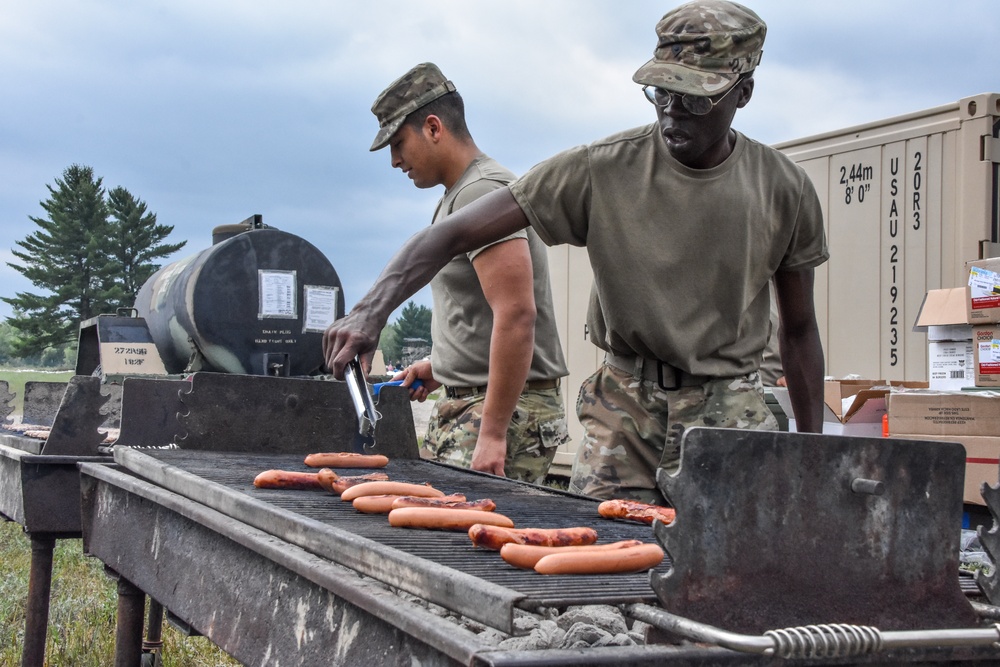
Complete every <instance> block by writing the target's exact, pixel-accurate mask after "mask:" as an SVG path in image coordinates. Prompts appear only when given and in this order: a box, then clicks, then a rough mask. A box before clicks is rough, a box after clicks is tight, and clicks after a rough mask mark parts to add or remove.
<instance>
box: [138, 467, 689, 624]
mask: <svg viewBox="0 0 1000 667" xmlns="http://www.w3.org/2000/svg"><path fill="white" fill-rule="evenodd" d="M144 453H145V454H147V455H148V456H150V457H153V458H155V459H157V460H159V461H161V462H162V463H164V464H167V465H171V466H174V467H176V468H179V469H181V470H184V471H186V472H188V473H190V474H193V475H195V476H197V477H199V478H202V479H204V480H206V481H208V482H213V483H216V484H220V485H222V486H225V487H227V488H228V489H230V490H231V491H235V492H238V493H241V494H245V495H247V496H249V497H250V498H253V499H254V500H256V501H260V502H266V503H269V504H271V505H273V506H275V507H278V508H281V509H284V510H287V511H290V512H294V513H296V514H299V515H301V516H303V517H306V518H309V519H313V520H316V521H319V522H322V523H326V524H329V525H331V526H335V527H336V528H338V529H340V530H345V531H349V532H351V533H353V534H355V535H358V536H360V537H364V538H367V539H370V540H373V541H375V542H378V543H379V544H381V545H384V546H386V547H390V548H393V549H397V550H399V551H401V552H404V553H407V554H410V555H413V556H415V557H419V558H423V559H426V560H428V561H431V562H434V563H436V564H439V565H441V566H444V567H448V568H452V569H454V570H457V571H460V572H463V573H465V574H468V575H472V576H475V577H479V578H481V579H483V580H485V581H489V582H490V583H493V584H495V585H498V586H503V587H506V588H508V589H510V590H512V591H515V592H517V593H518V594H520V595H522V596H524V599H523V600H521V601H520V602H519V603H518V606H520V607H522V608H525V609H537V608H538V607H565V606H567V605H580V604H626V603H633V602H646V603H655V601H656V595H655V593H654V592H653V590H652V588H651V587H650V584H649V573H648V572H642V573H636V574H620V575H613V576H608V575H573V576H567V575H562V576H558V575H556V576H553V575H548V576H544V575H539V574H537V573H535V572H530V571H525V570H520V569H517V568H514V567H512V566H510V565H508V564H507V563H505V562H504V561H503V560H502V559H501V558H500V556H499V554H498V553H497V552H495V551H490V550H486V549H477V548H475V547H473V546H472V544H471V542H470V540H469V537H468V535H466V534H464V533H457V532H445V531H423V530H409V529H400V528H393V527H391V526H390V525H389V523H388V521H387V520H386V517H385V515H366V514H361V513H359V512H357V511H355V510H354V508H353V507H352V506H351V505H350V503H346V502H344V501H342V500H340V499H339V498H338V497H336V496H333V495H330V494H327V493H324V492H322V491H288V490H269V489H257V488H255V487H254V486H253V478H254V477H255V476H256V475H257V473H259V472H261V471H263V470H268V469H272V468H278V469H283V470H299V471H313V472H314V471H315V470H314V469H311V468H308V467H306V466H305V465H304V464H303V462H302V459H303V456H301V455H286V454H280V455H260V454H243V453H229V452H208V451H190V450H156V451H144ZM384 471H385V472H386V473H387V474H388V475H389V477H390V479H393V480H397V481H407V482H418V483H423V482H427V483H430V484H431V485H433V486H435V487H436V488H438V489H440V490H441V491H443V492H445V493H463V494H465V495H466V496H468V497H469V499H470V500H475V499H479V498H490V499H492V500H493V501H494V502H496V505H497V510H496V511H497V512H499V513H502V514H504V515H506V516H508V517H510V518H511V519H512V520H513V521H514V524H515V525H516V526H517V527H519V528H527V527H535V528H570V527H574V526H591V527H593V528H594V529H596V530H597V532H598V536H599V538H598V542H599V543H607V542H615V541H618V540H625V539H639V540H642V541H644V542H649V543H655V542H656V538H655V537H654V536H653V532H652V529H651V528H650V527H649V526H646V525H644V524H639V523H632V522H624V521H612V520H607V519H604V518H602V517H600V516H599V515H598V514H597V504H598V503H597V501H594V500H591V499H587V498H583V497H580V496H575V495H572V494H567V493H563V492H560V491H557V490H553V489H547V488H543V487H539V486H534V485H529V484H523V483H519V482H515V481H512V480H505V479H500V478H496V477H493V476H489V475H481V474H479V473H475V472H472V471H468V470H463V469H459V468H454V467H451V466H446V465H441V464H437V463H433V462H429V461H420V460H402V459H398V460H393V461H391V462H390V463H389V466H388V467H387V468H386V469H385V470H384ZM134 472H138V473H139V474H142V471H141V470H135V471H134ZM367 472H372V471H371V470H356V471H348V470H339V471H338V473H340V474H344V475H352V474H364V473H367ZM216 509H220V508H216ZM656 570H657V571H659V572H662V573H666V572H667V571H668V570H669V561H668V560H666V559H665V560H664V562H663V563H662V564H661V565H660V566H658V567H657V568H656Z"/></svg>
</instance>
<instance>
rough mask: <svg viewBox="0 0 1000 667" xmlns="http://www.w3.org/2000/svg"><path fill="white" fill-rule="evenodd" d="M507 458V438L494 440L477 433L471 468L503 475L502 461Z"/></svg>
mask: <svg viewBox="0 0 1000 667" xmlns="http://www.w3.org/2000/svg"><path fill="white" fill-rule="evenodd" d="M506 458H507V439H506V438H501V439H499V440H494V439H491V438H489V437H488V436H486V435H484V434H483V433H482V432H480V433H479V440H478V441H476V449H475V451H474V452H472V464H471V467H472V469H473V470H478V471H480V472H488V473H492V474H494V475H500V476H501V477H503V476H504V472H503V462H504V460H505V459H506Z"/></svg>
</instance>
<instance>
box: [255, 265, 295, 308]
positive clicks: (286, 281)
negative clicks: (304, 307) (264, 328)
mask: <svg viewBox="0 0 1000 667" xmlns="http://www.w3.org/2000/svg"><path fill="white" fill-rule="evenodd" d="M257 277H258V282H259V287H260V310H259V311H258V313H257V318H258V319H265V318H270V317H280V318H288V319H296V318H297V317H298V315H299V313H298V309H297V308H296V303H295V280H296V278H295V271H274V270H266V271H265V270H258V271H257Z"/></svg>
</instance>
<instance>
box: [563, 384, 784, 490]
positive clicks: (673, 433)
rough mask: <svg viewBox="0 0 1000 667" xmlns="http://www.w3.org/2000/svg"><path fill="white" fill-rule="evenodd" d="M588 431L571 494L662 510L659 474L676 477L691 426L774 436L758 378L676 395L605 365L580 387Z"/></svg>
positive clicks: (773, 424)
mask: <svg viewBox="0 0 1000 667" xmlns="http://www.w3.org/2000/svg"><path fill="white" fill-rule="evenodd" d="M577 414H578V415H579V416H580V423H581V424H582V425H583V428H584V435H583V441H582V442H581V443H580V447H579V449H577V451H576V459H575V460H574V461H573V473H572V478H571V479H570V484H569V490H570V491H573V492H575V493H582V494H585V495H588V496H594V497H597V498H627V499H632V500H639V501H643V502H650V503H655V504H663V503H664V502H665V499H664V497H663V495H662V494H661V493H660V490H659V488H658V487H657V485H656V470H657V469H658V468H663V469H664V470H665V471H667V472H668V473H675V472H677V470H678V468H679V466H680V443H681V436H682V435H683V433H684V430H685V429H687V428H689V427H692V426H715V427H719V428H744V429H754V430H767V431H776V430H777V429H778V423H777V420H775V418H774V415H773V414H772V413H771V410H770V409H769V408H768V407H767V405H766V404H765V403H764V390H763V386H762V385H761V383H760V375H759V373H757V372H754V373H751V374H749V375H745V376H742V377H735V378H720V379H717V380H711V381H709V382H706V383H705V384H703V385H698V386H694V387H682V388H680V389H676V390H673V391H665V390H663V389H661V388H660V387H659V386H658V385H657V383H656V382H652V381H649V380H639V379H637V378H635V377H633V376H632V375H631V374H629V373H626V372H625V371H622V370H619V369H617V368H615V367H613V366H609V365H608V364H604V365H602V366H601V368H600V369H598V371H597V372H596V373H594V374H593V375H592V376H590V377H589V378H587V380H586V381H585V382H584V383H583V386H582V387H580V395H579V397H578V398H577Z"/></svg>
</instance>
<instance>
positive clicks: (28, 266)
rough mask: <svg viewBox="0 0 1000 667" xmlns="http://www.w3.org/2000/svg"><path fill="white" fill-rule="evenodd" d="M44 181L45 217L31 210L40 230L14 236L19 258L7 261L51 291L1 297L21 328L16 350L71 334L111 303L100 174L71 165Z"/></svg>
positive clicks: (31, 350)
mask: <svg viewBox="0 0 1000 667" xmlns="http://www.w3.org/2000/svg"><path fill="white" fill-rule="evenodd" d="M46 187H47V188H48V190H49V194H50V195H51V196H50V197H49V199H47V200H46V201H43V202H40V204H41V206H42V208H43V209H44V210H45V212H46V213H47V214H48V217H47V218H38V217H33V216H29V218H30V220H31V221H32V222H34V223H35V224H36V225H38V227H39V230H38V231H36V232H35V233H33V234H30V235H28V237H27V238H25V239H24V240H23V241H16V244H17V245H18V246H20V247H21V248H23V251H20V250H11V253H12V254H13V255H14V256H15V257H17V258H18V259H19V260H21V261H22V262H23V264H22V265H18V264H13V263H10V264H9V265H10V266H11V267H12V268H13V269H15V270H17V271H18V272H20V273H21V274H22V275H24V277H26V278H27V279H28V280H30V281H31V283H32V284H33V285H34V286H35V287H40V288H42V289H43V290H46V291H48V292H49V294H47V295H39V294H32V293H27V292H18V293H17V296H16V297H14V298H7V297H4V298H3V300H4V301H6V302H7V303H8V304H10V305H11V306H13V308H14V309H15V316H14V317H13V318H10V320H9V321H10V322H11V324H13V325H14V326H15V327H16V328H17V329H18V330H19V331H20V332H21V334H22V338H20V339H18V342H17V345H16V352H17V353H18V354H20V355H30V354H36V353H40V352H41V351H42V350H44V349H46V348H49V347H56V346H58V345H61V344H64V343H68V342H71V341H73V340H75V339H76V338H77V332H78V329H79V325H80V322H81V321H82V320H84V319H87V318H89V317H92V316H94V315H97V314H98V313H101V312H107V309H108V307H109V305H110V304H108V303H107V301H106V300H105V299H104V296H103V295H104V292H105V285H106V284H107V283H108V282H110V275H109V273H108V272H109V269H110V268H111V267H109V265H108V262H107V261H106V260H105V256H104V250H103V248H102V246H103V245H104V244H105V243H106V241H107V238H108V231H109V230H108V221H107V207H106V206H105V202H104V190H103V188H102V187H101V179H100V178H94V171H93V169H91V168H90V167H85V166H81V165H72V166H70V167H68V168H67V169H66V170H65V171H64V172H63V177H62V179H58V178H57V179H56V187H52V186H51V185H47V186H46Z"/></svg>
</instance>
